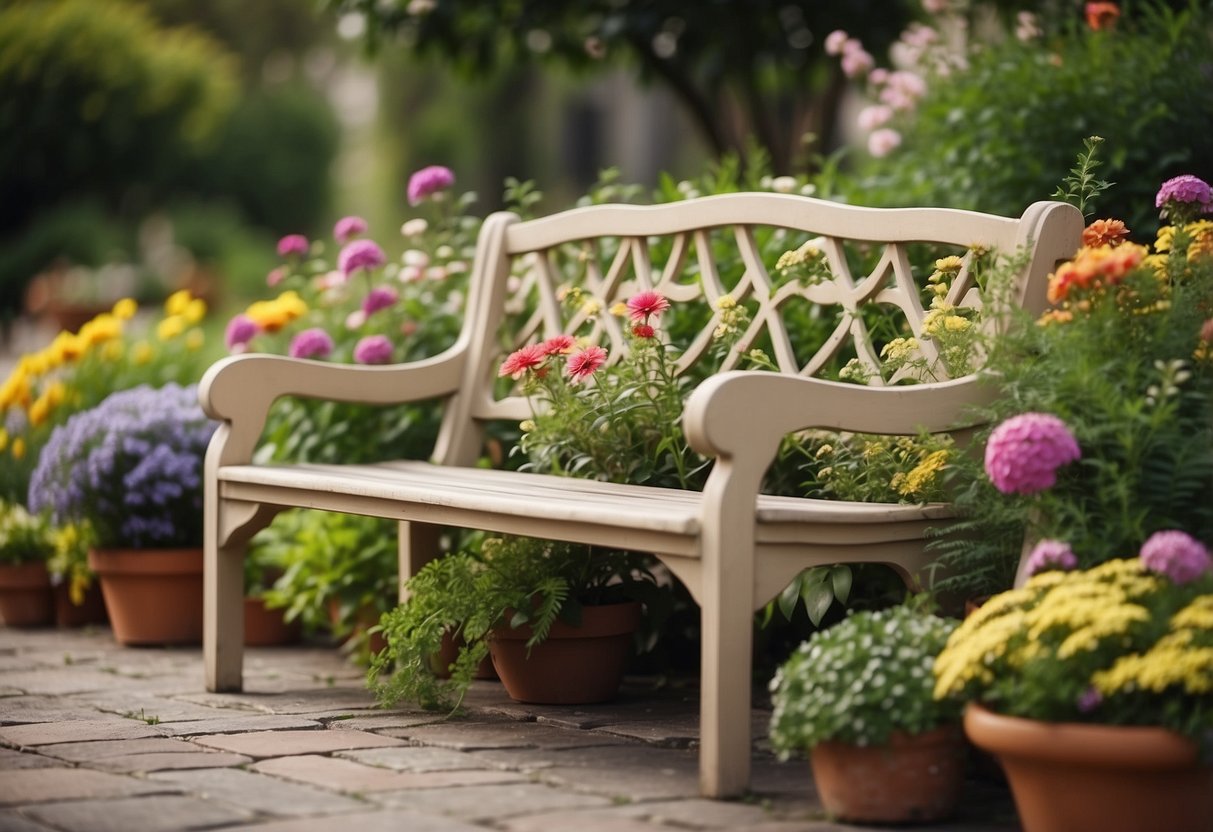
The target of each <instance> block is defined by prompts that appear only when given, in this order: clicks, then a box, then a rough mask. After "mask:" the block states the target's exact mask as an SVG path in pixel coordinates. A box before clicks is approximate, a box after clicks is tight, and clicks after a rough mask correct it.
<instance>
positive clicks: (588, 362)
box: [566, 295, 665, 382]
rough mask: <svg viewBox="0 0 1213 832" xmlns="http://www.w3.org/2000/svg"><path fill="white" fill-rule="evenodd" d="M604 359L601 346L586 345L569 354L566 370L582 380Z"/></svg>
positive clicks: (604, 351)
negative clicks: (578, 350)
mask: <svg viewBox="0 0 1213 832" xmlns="http://www.w3.org/2000/svg"><path fill="white" fill-rule="evenodd" d="M658 297H661V296H660V295H658ZM662 300H665V298H662ZM606 359H607V351H606V350H604V349H603V348H602V347H586V348H585V349H583V350H582V351H581V352H575V353H573V354H572V355H570V356H569V363H568V367H567V369H566V372H567V373H568V375H569V378H571V379H572V380H573V381H574V382H580V381H584V380H585V379H587V378H589V377H590V376H592V375H594V373H595V371H597V370H598V368H599V367H601V366H602V365H603V364H605V363H606Z"/></svg>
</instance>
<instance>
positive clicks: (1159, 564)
mask: <svg viewBox="0 0 1213 832" xmlns="http://www.w3.org/2000/svg"><path fill="white" fill-rule="evenodd" d="M1141 563H1142V566H1144V567H1145V568H1146V569H1147V570H1148V571H1150V572H1153V573H1155V574H1156V575H1165V576H1166V577H1168V578H1170V579H1171V580H1172V581H1174V582H1175V583H1177V584H1186V583H1188V582H1190V581H1194V580H1196V579H1197V578H1199V577H1201V576H1202V575H1204V574H1205V573H1206V572H1209V571H1210V570H1213V556H1210V554H1209V550H1208V549H1207V548H1205V545H1204V544H1203V543H1201V542H1200V541H1199V540H1197V539H1196V538H1194V537H1192V536H1191V535H1189V534H1186V533H1185V532H1181V531H1177V530H1175V529H1169V530H1167V531H1161V532H1155V533H1154V534H1152V535H1150V538H1149V540H1147V541H1146V542H1145V543H1143V544H1142V546H1141Z"/></svg>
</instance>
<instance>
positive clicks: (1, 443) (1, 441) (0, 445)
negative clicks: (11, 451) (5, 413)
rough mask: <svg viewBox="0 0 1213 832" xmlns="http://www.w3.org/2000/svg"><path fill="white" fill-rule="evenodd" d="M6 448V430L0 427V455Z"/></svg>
mask: <svg viewBox="0 0 1213 832" xmlns="http://www.w3.org/2000/svg"><path fill="white" fill-rule="evenodd" d="M6 448H8V429H7V428H5V427H3V426H0V454H2V453H4V451H5V449H6Z"/></svg>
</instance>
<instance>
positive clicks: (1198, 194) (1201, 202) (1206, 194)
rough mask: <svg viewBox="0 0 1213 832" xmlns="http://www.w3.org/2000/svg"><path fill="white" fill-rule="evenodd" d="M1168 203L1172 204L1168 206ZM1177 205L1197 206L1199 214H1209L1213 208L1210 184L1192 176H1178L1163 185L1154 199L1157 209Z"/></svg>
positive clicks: (1212, 193) (1212, 191)
mask: <svg viewBox="0 0 1213 832" xmlns="http://www.w3.org/2000/svg"><path fill="white" fill-rule="evenodd" d="M1168 203H1172V205H1171V206H1168ZM1175 205H1196V206H1199V208H1200V210H1199V211H1198V212H1197V213H1200V214H1207V213H1209V209H1210V208H1213V188H1210V187H1209V183H1208V182H1206V181H1205V180H1203V179H1200V178H1199V177H1196V176H1192V175H1190V174H1184V175H1183V176H1176V177H1174V178H1172V179H1168V180H1167V181H1166V182H1163V183H1162V186H1161V187H1160V188H1159V189H1158V195H1157V196H1156V197H1154V207H1155V208H1166V207H1175Z"/></svg>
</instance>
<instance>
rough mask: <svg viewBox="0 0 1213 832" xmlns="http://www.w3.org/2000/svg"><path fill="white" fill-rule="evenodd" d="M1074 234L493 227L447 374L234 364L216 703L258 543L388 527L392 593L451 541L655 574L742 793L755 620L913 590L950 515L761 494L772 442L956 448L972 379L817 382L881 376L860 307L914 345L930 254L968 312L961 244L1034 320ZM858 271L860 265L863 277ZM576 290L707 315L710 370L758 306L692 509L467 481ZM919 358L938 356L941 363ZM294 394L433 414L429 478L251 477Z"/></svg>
mask: <svg viewBox="0 0 1213 832" xmlns="http://www.w3.org/2000/svg"><path fill="white" fill-rule="evenodd" d="M1082 225H1083V222H1082V217H1081V215H1080V214H1079V212H1078V211H1077V210H1076V209H1075V208H1073V207H1071V206H1069V205H1066V204H1063V203H1055V202H1040V203H1036V204H1034V205H1032V206H1031V207H1029V208H1028V209H1027V211H1025V213H1024V214H1023V216H1022V217H1020V218H1018V219H1009V218H1004V217H996V216H991V215H985V214H980V213H975V212H968V211H959V210H949V209H935V208H912V209H874V208H860V207H853V206H848V205H843V204H838V203H833V202H829V201H824V200H819V199H813V198H809V197H802V196H795V195H784V194H771V193H743V194H728V195H718V196H709V197H704V198H697V199H691V200H687V201H685V202H678V203H673V204H665V205H656V206H625V205H598V206H590V207H583V208H577V209H574V210H570V211H566V212H564V213H560V214H555V215H552V216H549V217H546V218H540V219H535V220H530V221H525V222H524V221H521V220H520V219H519V218H518V217H517V216H515V215H513V214H511V213H496V214H493V215H491V216H490V217H488V218H487V219H486V220H485V222H484V225H483V227H482V230H481V233H480V236H479V239H478V242H477V248H476V254H475V260H474V263H473V266H472V270H471V275H470V281H471V282H470V288H469V293H468V296H467V300H466V318H465V322H464V325H463V328H462V332H461V334H460V335H459V337H458V339H457V341H456V342H455V344H454V345H453V346H452V347H450V348H449V349H448V350H446V351H445V352H443V353H441V354H440V355H437V356H435V357H432V358H429V359H425V360H420V361H416V362H413V363H409V364H403V365H388V366H347V365H335V364H328V363H323V362H316V361H307V360H296V359H291V358H286V357H280V356H269V355H240V356H232V357H228V358H225V359H222V360H220V361H219V362H217V363H216V364H215V365H214V366H213V367H211V368H210V369H209V371H208V372H207V373H206V375H205V377H204V379H203V381H202V383H201V387H200V397H201V401H202V404H203V407H204V409H205V410H206V412H207V413H208V414H209V415H210V416H211V417H213V418H215V419H217V420H219V421H220V426H219V428H218V430H217V432H216V433H215V436H214V439H213V440H212V443H211V446H210V450H209V453H208V455H207V459H206V466H205V488H206V506H205V558H206V561H205V562H206V567H205V636H204V647H205V662H206V685H207V688H208V689H209V690H212V691H234V690H240V689H241V686H242V665H243V652H242V651H243V644H242V632H243V629H242V615H243V612H242V606H241V598H242V595H243V589H244V587H243V571H242V562H243V561H242V559H243V557H244V552H245V548H246V544H247V542H248V540H249V539H250V537H251V536H252V535H253V534H254V533H255V532H256V531H258V530H259V529H261V528H263V527H264V526H265V525H266V524H267V523H268V522H269V521H270V520H271V519H272V517H273V516H274V514H275V513H277V512H279V511H281V510H283V509H286V508H292V507H303V508H309V509H322V510H329V511H339V512H348V513H355V514H362V515H372V516H375V517H380V518H387V519H391V520H396V521H399V530H400V531H399V561H400V575H401V580H402V581H404V580H405V579H407V578H408V577H409V576H410V575H412V574H415V573H416V571H417V570H418V569H419V568H420V567H421V566H422V565H423V564H424V563H426V562H427V561H428V560H430V559H432V558H433V557H435V556H436V555H437V544H438V540H439V537H440V534H441V530H442V529H443V528H444V527H458V528H471V529H481V530H486V531H491V532H498V533H509V534H517V535H523V536H529V537H539V538H546V539H557V540H566V541H573V542H579V543H592V544H598V545H602V546H609V547H617V548H620V549H627V550H633V551H641V552H650V553H653V554H654V555H656V557H658V558H659V559H660V560H661V561H662V562H663V563H664V564H665V565H666V566H667V567H668V568H669V569H670V571H671V572H672V573H673V574H674V575H676V576H677V577H678V578H679V579H680V580H682V581H683V582H684V583H685V584H686V586H687V588H688V589H689V591H690V593H691V595H692V596H693V597H694V598H695V600H696V601H697V602H698V604H699V605H700V607H701V615H702V680H701V681H702V686H701V705H700V714H701V725H700V730H701V745H700V751H699V754H700V785H701V791H702V793H703V795H705V796H708V797H729V796H736V795H738V794H740V793H741V792H743V791H744V790H745V789H746V788H747V787H748V782H749V773H750V748H751V745H750V743H751V737H750V707H751V637H752V623H753V614H754V611H755V610H756V609H758V608H760V607H761V606H763V605H764V604H765V603H766V602H767V601H768V600H769V599H770V598H772V597H773V596H775V595H776V594H777V593H778V592H779V591H780V590H781V589H782V588H783V587H784V586H785V585H786V584H787V583H788V582H789V581H790V580H791V579H792V578H793V577H794V576H795V575H796V574H798V573H799V572H800V571H801V570H803V569H805V568H807V567H812V566H817V565H823V564H835V563H851V562H879V563H885V564H889V565H891V566H892V567H893V568H894V569H896V570H897V571H898V572H899V573H900V574H901V575H902V576H903V577H904V578H905V579H906V580H907V582H913V581H914V580H915V579H916V578H917V576H918V575H919V574H921V571H922V570H923V568H924V567H925V566H926V565H927V564H928V562H929V559H930V558H929V556H928V554H927V553H925V552H924V535H925V533H926V532H927V530H928V528H929V527H930V526H931V525H932V524H934V523H937V522H938V521H939V519H940V518H945V517H947V516H949V508H948V506H947V505H944V504H928V505H909V504H869V503H850V502H833V501H823V500H816V499H807V498H803V499H802V498H789V497H771V496H763V495H760V493H759V491H760V483H761V481H762V478H763V474H764V471H765V470H766V469H767V468H768V466H769V464H770V463H771V461H772V459H773V458H774V456H775V454H776V452H777V449H778V446H779V443H780V440H781V437H783V436H785V435H786V434H788V433H789V432H793V431H797V430H801V429H805V428H822V429H833V430H844V431H856V432H865V433H874V434H887V435H914V434H917V433H918V432H919V431H920V430H921V429H926V430H929V431H933V432H944V431H948V430H949V429H954V428H956V427H957V426H958V425H961V424H962V423H963V422H964V420H965V418H966V412H967V410H968V409H969V407H970V406H972V405H974V404H980V403H982V402H988V401H989V397H990V396H991V395H992V393H991V390H990V387H991V385H986V384H981V383H980V382H979V380H978V379H977V377H976V376H966V377H963V378H960V379H955V380H944V381H940V382H938V383H935V382H932V383H929V384H917V385H914V384H911V385H901V384H896V385H895V384H885V385H884V386H880V384H879V382H880V379H879V378H876V379H874V380H873V382H871V383H870V385H869V386H864V385H860V384H852V383H841V382H837V381H830V380H823V379H820V378H815V377H814V375H815V374H817V373H819V372H821V370H822V368H823V367H828V366H834V367H837V364H838V363H839V362H840V361H842V360H843V359H845V358H846V357H847V356H850V357H852V358H855V359H857V360H858V361H859V363H860V364H862V365H864V366H869V367H871V366H874V365H875V363H876V362H877V361H878V358H877V352H878V347H879V344H874V343H873V341H874V339H873V338H872V336H871V335H870V333H869V330H868V321H869V318H867V317H865V316H866V314H867V313H866V312H865V311H864V310H865V307H870V306H871V304H880V305H882V306H883V307H884V308H886V309H889V310H895V311H896V310H900V311H899V312H897V314H898V315H904V319H905V322H906V325H907V326H908V328H909V330H912V331H913V333H914V334H915V335H917V334H920V333H921V328H922V321H923V316H924V304H923V302H922V296H921V291H920V287H918V286H916V283H915V276H914V275H913V273H912V272H913V270H912V267H911V263H910V253H911V251H917V249H916V248H915V247H916V246H918V245H919V244H921V243H924V242H930V243H937V244H939V245H940V246H943V247H945V248H948V247H950V249H951V250H955V251H958V252H959V253H960V254H962V255H964V256H965V263H966V265H965V267H964V268H963V269H962V270H961V271H960V274H959V275H958V277H957V278H956V280H955V281H954V283H953V285H952V286H951V287H950V289H949V291H948V294H947V300H948V301H949V302H950V303H954V304H956V305H964V304H972V303H977V302H979V301H978V299H977V293H976V292H975V291H974V287H973V277H972V275H971V274H969V268H968V266H969V264H970V257H971V255H965V254H964V253H965V252H966V251H968V250H969V248H970V247H971V246H984V247H988V248H991V249H994V250H997V251H1002V252H1007V253H1013V252H1017V251H1018V252H1023V253H1024V257H1023V259H1022V260H1017V261H1016V263H1017V264H1018V263H1022V269H1021V271H1020V272H1019V273H1018V275H1017V277H1016V282H1015V297H1014V302H1015V303H1018V304H1020V305H1022V306H1024V307H1026V308H1028V309H1030V310H1034V311H1039V310H1042V309H1043V308H1044V307H1045V305H1046V298H1045V294H1046V284H1047V276H1048V274H1049V272H1050V271H1051V270H1052V269H1053V268H1054V266H1055V265H1056V263H1057V261H1058V260H1060V259H1063V258H1066V257H1068V256H1070V255H1072V254H1073V253H1074V251H1075V250H1076V249H1077V247H1078V245H1079V241H1080V236H1081V230H1082ZM769 234H782V235H784V236H783V237H782V238H778V239H786V240H787V241H788V244H787V248H789V249H790V248H793V247H795V245H796V244H797V243H798V242H799V241H801V240H802V239H805V238H808V237H812V236H817V235H820V238H821V239H820V241H819V243H820V246H821V250H823V251H824V252H825V253H826V255H827V256H828V260H829V263H830V266H831V271H832V272H833V275H834V276H833V278H832V279H830V280H828V281H826V282H823V283H817V284H815V285H805V284H802V283H798V282H788V283H783V284H782V285H777V284H778V281H773V277H772V275H773V274H775V269H774V268H773V264H771V263H767V262H763V257H762V254H761V252H760V246H759V242H758V241H759V240H769V239H770V238H769V237H768V236H766V235H769ZM857 252H858V253H859V254H862V255H864V256H866V257H867V260H866V261H865V262H867V263H868V264H869V265H868V266H864V267H863V271H862V272H858V273H853V269H855V268H856V266H855V265H854V264H855V262H857V261H856V259H855V258H856V256H857V255H856V253H857ZM859 259H860V260H862V259H863V258H862V257H860V258H859ZM869 266H870V268H869ZM927 268H928V270H929V268H930V267H929V266H928V267H927ZM570 274H572V275H574V278H575V280H576V281H577V282H578V283H579V284H580V286H581V288H582V289H583V290H584V291H585V292H586V296H587V297H592V298H595V299H597V300H598V301H599V302H600V303H601V304H602V308H603V309H608V308H610V307H611V306H612V304H614V303H616V302H617V301H618V300H620V299H621V298H626V297H628V296H629V295H630V294H631V293H633V292H635V291H639V290H643V289H655V290H657V291H660V292H662V293H663V294H664V295H665V296H666V297H667V298H669V299H670V300H671V302H673V303H701V304H702V305H703V309H704V315H703V325H702V329H701V331H700V332H699V334H698V335H697V336H696V337H695V338H694V340H693V343H692V344H691V346H690V347H689V348H687V349H686V350H685V352H684V353H683V354H682V356H681V358H680V362H681V365H680V366H683V367H684V368H690V367H693V366H696V365H697V362H699V366H702V361H703V360H705V356H706V355H707V354H708V352H709V348H710V345H711V335H712V332H713V330H714V328H715V326H716V323H717V321H718V320H719V317H718V316H719V314H720V311H719V309H718V308H717V307H716V306H715V302H716V301H717V300H718V299H719V298H720V297H721V296H722V295H724V294H726V293H728V294H730V295H731V296H732V297H733V298H734V299H735V300H736V301H737V302H738V303H747V304H749V305H750V307H751V309H752V322H751V323H750V325H749V328H748V329H747V330H746V332H745V333H744V334H743V335H742V337H741V340H740V341H739V342H738V344H737V347H738V349H739V350H740V351H744V350H747V349H749V348H750V347H752V346H754V345H757V344H760V343H761V344H766V345H767V348H768V350H769V351H770V352H771V359H772V361H774V362H775V363H776V364H777V365H778V367H779V372H771V371H769V370H768V371H757V370H740V369H736V367H737V365H738V364H739V363H740V358H739V352H738V351H734V352H733V353H731V354H730V355H729V357H728V358H727V359H725V360H724V362H723V366H722V367H718V368H716V369H715V370H714V371H713V372H712V373H711V374H710V375H708V376H707V377H706V379H705V380H702V381H701V382H700V383H699V384H698V385H697V387H696V388H695V390H694V392H693V393H692V395H691V396H690V398H689V400H688V402H687V404H686V409H685V413H684V429H685V432H686V434H687V436H688V438H689V441H690V443H691V445H692V447H693V448H694V449H695V450H696V451H698V452H699V453H702V454H704V455H706V456H709V457H712V458H714V459H715V462H714V468H713V470H712V471H711V473H710V476H709V478H708V480H707V485H706V488H705V490H704V491H703V492H702V493H698V492H684V491H679V490H672V489H658V488H651V487H644V486H636V485H627V484H612V483H606V482H598V481H594V480H583V479H570V478H563V477H556V476H551V475H545V474H538V473H529V472H518V471H506V470H492V469H486V468H483V467H478V466H477V461H478V460H479V459H480V458H481V457H482V454H483V448H484V446H483V440H484V433H483V428H484V426H485V424H486V423H488V422H490V421H492V420H513V421H515V422H517V421H519V420H523V419H526V418H529V417H530V415H531V414H530V409H529V406H528V403H527V401H526V399H525V398H523V397H521V396H518V395H517V394H516V391H515V393H514V394H513V395H503V394H502V382H501V380H500V379H498V378H497V369H498V366H499V363H500V361H501V358H502V357H503V355H504V354H506V353H507V352H509V351H510V350H511V349H513V348H515V347H516V346H518V345H520V344H524V343H527V342H528V341H534V340H535V339H538V338H546V337H551V336H552V335H555V334H557V333H559V332H566V331H570V330H572V329H575V328H577V327H578V326H580V325H581V324H582V323H583V320H584V316H585V312H584V311H583V312H576V311H573V312H569V311H567V310H566V309H565V308H563V307H562V304H561V303H560V301H559V294H560V287H561V285H562V284H564V283H566V282H567V281H568V279H569V277H568V275H570ZM920 275H921V270H920ZM810 305H812V306H817V307H821V309H822V310H824V311H823V313H822V314H827V313H828V317H827V318H826V319H827V320H828V321H830V323H831V325H832V329H831V330H830V333H829V335H828V337H827V338H826V339H825V341H824V343H822V344H821V345H820V346H819V347H817V348H815V349H814V350H813V352H812V354H808V355H806V354H805V352H804V350H803V349H800V348H799V345H797V344H795V343H793V342H792V340H791V339H790V338H789V337H788V334H787V329H786V327H785V326H784V320H783V316H784V314H785V313H786V312H787V310H789V309H793V308H798V309H799V310H800V313H803V312H804V310H805V309H806V308H807V307H808V306H810ZM594 334H595V336H596V337H597V338H598V339H599V341H600V342H601V343H603V344H604V345H606V346H609V347H611V352H612V353H615V352H617V351H618V350H619V349H621V348H622V345H623V343H624V340H625V339H624V333H623V328H622V326H621V325H620V324H619V322H618V321H614V322H612V321H611V320H610V319H609V317H608V320H607V321H606V322H605V323H601V322H600V323H599V324H596V325H595V332H594ZM922 349H923V350H924V351H929V350H930V349H931V345H930V343H929V342H924V343H923V346H922ZM283 396H301V397H312V398H322V399H331V400H339V401H347V402H364V403H370V404H391V403H399V402H405V401H416V400H422V399H432V398H440V399H443V400H444V405H443V406H444V411H443V422H442V426H441V429H440V434H439V438H438V442H437V445H436V447H435V449H434V451H433V455H432V458H431V460H430V461H399V460H384V461H383V462H380V463H377V464H367V465H353V464H350V465H321V464H295V465H268V464H266V465H263V464H254V463H253V456H254V450H255V448H256V446H257V443H258V441H259V437H260V435H261V432H262V429H263V426H264V424H265V421H266V417H267V413H268V412H269V410H270V407H271V405H272V404H273V402H274V401H275V400H276V399H277V398H279V397H283Z"/></svg>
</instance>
